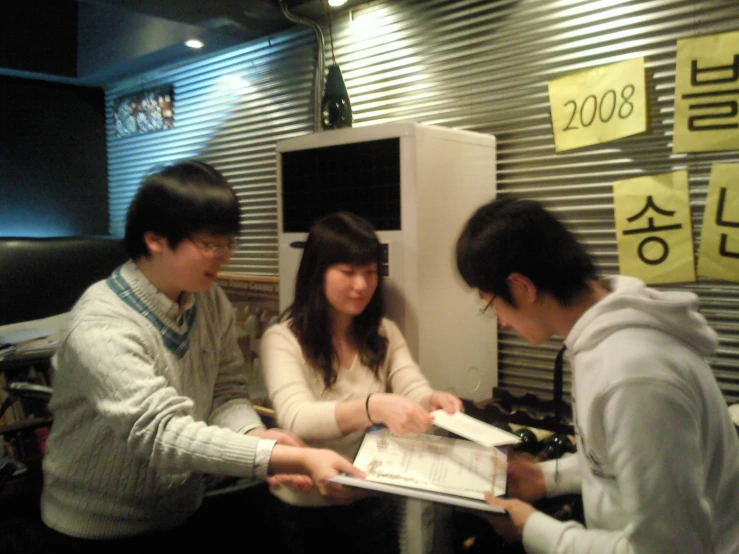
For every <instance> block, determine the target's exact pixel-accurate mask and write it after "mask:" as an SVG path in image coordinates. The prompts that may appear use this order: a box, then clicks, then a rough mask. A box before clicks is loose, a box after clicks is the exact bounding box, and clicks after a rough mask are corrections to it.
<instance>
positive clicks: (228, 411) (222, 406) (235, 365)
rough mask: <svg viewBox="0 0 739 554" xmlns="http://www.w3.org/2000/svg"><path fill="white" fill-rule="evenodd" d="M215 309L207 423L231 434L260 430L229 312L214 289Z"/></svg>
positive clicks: (224, 298) (225, 298)
mask: <svg viewBox="0 0 739 554" xmlns="http://www.w3.org/2000/svg"><path fill="white" fill-rule="evenodd" d="M214 294H215V298H216V302H217V309H216V310H215V311H214V313H215V314H216V315H217V318H218V320H217V321H216V322H214V323H215V325H216V327H217V329H218V330H219V334H220V359H219V360H218V375H217V377H216V382H215V386H214V389H213V408H212V410H211V414H210V423H211V424H213V425H218V426H220V427H226V428H227V429H231V430H232V431H237V432H242V433H246V432H248V431H250V430H252V429H255V428H258V427H264V424H263V423H262V420H261V419H260V418H259V415H257V413H256V412H255V411H254V408H253V407H252V404H251V401H250V400H249V385H248V382H247V378H246V363H245V362H244V356H243V354H242V353H241V349H240V348H239V345H238V342H237V340H236V325H235V320H234V314H233V309H232V308H231V303H230V302H229V301H228V298H227V297H226V295H225V293H224V292H223V291H222V290H221V289H220V288H219V287H217V286H216V287H214Z"/></svg>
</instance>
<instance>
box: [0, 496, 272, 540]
mask: <svg viewBox="0 0 739 554" xmlns="http://www.w3.org/2000/svg"><path fill="white" fill-rule="evenodd" d="M271 496H272V495H271V494H269V491H268V488H267V484H266V483H260V484H258V485H255V486H252V487H250V488H248V489H245V490H243V491H238V492H235V493H230V494H224V495H221V496H213V497H206V498H205V499H204V501H203V504H202V505H201V506H200V508H199V509H198V511H197V512H195V513H194V514H193V515H192V516H190V517H189V518H188V519H187V520H186V521H185V522H184V523H183V524H182V525H179V526H178V527H176V528H174V529H169V530H166V531H160V532H154V533H147V534H144V535H140V536H137V537H133V538H128V539H111V540H91V539H79V538H76V537H71V536H69V535H65V534H63V533H59V532H57V531H54V530H53V529H50V528H48V527H46V526H45V525H44V524H43V523H42V522H40V521H38V520H35V519H33V520H31V519H27V518H23V519H21V518H18V519H16V520H10V521H5V522H0V553H2V554H67V553H69V554H101V553H103V554H144V553H145V552H150V551H151V552H182V553H186V552H192V551H195V550H196V549H199V545H203V544H205V545H207V546H208V548H209V549H210V548H212V549H213V551H224V552H225V551H227V549H226V547H227V546H230V545H231V544H233V543H234V542H236V543H237V544H239V543H241V544H244V545H247V544H249V543H252V542H254V541H255V540H259V541H260V542H261V543H262V544H264V543H267V544H268V543H269V541H270V539H271V538H270V537H269V536H266V535H264V534H263V533H264V531H265V527H264V516H265V502H266V500H267V497H271ZM255 536H256V537H258V539H255Z"/></svg>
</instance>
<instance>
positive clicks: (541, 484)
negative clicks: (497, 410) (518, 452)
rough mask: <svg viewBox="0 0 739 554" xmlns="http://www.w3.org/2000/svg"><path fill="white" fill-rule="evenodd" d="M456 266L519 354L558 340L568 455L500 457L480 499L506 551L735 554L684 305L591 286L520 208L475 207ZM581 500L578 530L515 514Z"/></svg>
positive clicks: (628, 280) (721, 469) (731, 456)
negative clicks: (571, 450)
mask: <svg viewBox="0 0 739 554" xmlns="http://www.w3.org/2000/svg"><path fill="white" fill-rule="evenodd" d="M457 267H458V269H459V272H460V274H461V275H462V277H463V279H464V280H465V282H466V283H467V284H468V285H469V286H471V287H474V288H476V289H478V291H479V294H480V297H481V299H482V300H483V301H484V302H486V307H485V309H484V312H485V313H486V314H491V315H494V314H497V320H498V325H499V326H500V327H502V328H511V329H513V330H514V331H515V332H516V333H518V334H519V335H521V336H522V337H524V338H526V339H527V340H528V341H529V342H531V343H532V344H541V343H543V342H545V341H547V340H549V339H550V338H551V337H552V336H554V335H557V336H560V337H564V343H565V346H566V351H565V353H566V356H567V358H568V360H569V363H570V366H571V369H572V379H573V384H572V398H573V408H574V409H573V412H574V414H575V422H574V423H575V429H576V435H577V449H578V451H577V453H576V454H575V455H573V456H570V457H567V458H563V459H562V460H558V461H549V462H543V463H540V464H533V463H530V462H526V461H522V460H520V459H518V460H517V459H516V458H513V459H512V460H511V461H510V464H509V488H508V490H509V493H510V495H511V496H512V497H515V498H513V499H500V498H492V497H489V498H488V502H490V503H491V504H494V505H497V506H499V507H502V508H504V509H505V510H506V511H507V512H508V515H507V516H490V517H489V518H488V519H489V520H490V522H491V524H492V525H493V527H494V528H495V529H496V531H498V532H499V533H500V534H501V535H503V537H505V538H506V539H507V540H510V541H515V540H523V546H524V548H525V550H526V551H527V552H528V553H530V554H553V553H557V554H565V553H567V554H569V553H573V554H574V553H598V554H608V553H632V552H633V553H649V554H652V553H675V552H690V553H696V554H697V553H709V552H710V553H714V554H729V553H732V554H736V553H737V552H739V510H738V509H737V502H738V501H739V440H738V439H737V434H736V431H735V429H734V425H733V423H732V421H731V419H730V417H729V411H728V409H727V405H726V401H725V400H724V398H723V396H722V394H721V391H720V389H719V387H718V385H717V383H716V380H715V378H714V376H713V373H712V371H711V368H710V367H709V365H708V363H707V362H706V359H705V356H708V355H710V354H711V353H713V352H714V351H715V349H716V346H717V342H718V339H717V335H716V333H715V332H714V331H713V330H712V329H711V328H710V327H709V326H708V325H707V323H706V320H705V319H704V318H703V316H702V315H700V313H699V312H698V310H697V309H698V298H697V297H696V296H695V295H694V294H692V293H687V292H678V291H668V292H661V291H658V290H655V289H652V288H649V287H647V286H645V284H644V283H643V282H641V281H639V280H638V279H635V278H632V277H611V278H607V279H603V280H599V279H598V277H597V274H596V270H595V267H594V265H593V263H592V261H591V259H590V257H589V256H588V254H587V253H586V252H585V250H584V248H583V247H582V246H581V245H580V244H579V243H578V242H577V240H576V239H575V238H574V236H573V235H572V234H571V233H570V232H569V231H568V230H567V229H566V228H565V227H564V225H562V223H560V222H559V221H558V220H557V219H556V218H555V217H554V216H553V215H552V214H550V213H549V212H547V211H546V210H545V209H544V208H543V207H542V206H541V205H540V204H538V203H537V202H534V201H531V200H523V199H515V198H512V197H508V196H506V197H504V198H500V199H497V200H494V201H492V202H490V203H489V204H486V205H484V206H482V207H481V208H479V209H478V210H477V211H476V212H475V214H474V215H473V216H472V217H471V218H470V219H469V221H468V222H467V223H466V225H465V227H464V229H463V231H462V233H461V235H460V237H459V239H458V242H457ZM567 493H581V494H582V497H583V505H584V512H585V520H586V524H587V527H583V526H581V525H580V524H578V523H576V522H572V521H569V522H560V521H557V520H555V519H553V518H551V517H549V516H548V515H545V514H544V513H542V512H539V511H537V510H535V509H534V508H533V507H532V506H531V505H530V504H528V503H527V502H531V501H534V500H537V499H539V498H542V497H544V496H556V495H559V494H567Z"/></svg>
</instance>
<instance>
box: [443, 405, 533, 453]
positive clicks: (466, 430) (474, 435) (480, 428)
mask: <svg viewBox="0 0 739 554" xmlns="http://www.w3.org/2000/svg"><path fill="white" fill-rule="evenodd" d="M431 415H432V416H434V425H436V426H437V427H441V428H442V429H446V430H447V431H451V432H452V433H455V434H457V435H459V436H461V437H464V438H466V439H469V440H471V441H475V442H476V443H478V444H481V445H483V446H487V447H493V446H503V445H507V444H515V443H517V442H519V441H520V440H521V439H520V437H518V435H514V434H513V433H509V432H507V431H503V430H502V429H498V428H497V427H495V426H494V425H488V424H487V423H484V422H482V421H480V420H479V419H475V418H474V417H470V416H468V415H467V414H465V413H463V412H454V413H453V414H448V413H446V412H445V411H444V410H436V411H434V412H431Z"/></svg>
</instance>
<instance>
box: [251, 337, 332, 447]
mask: <svg viewBox="0 0 739 554" xmlns="http://www.w3.org/2000/svg"><path fill="white" fill-rule="evenodd" d="M260 357H261V360H262V371H263V372H264V382H265V384H266V385H267V390H268V392H269V398H270V400H271V402H272V406H273V407H274V409H275V413H276V414H277V424H278V425H279V426H280V427H282V428H284V429H288V430H290V431H292V432H293V433H295V434H296V435H298V436H299V437H300V438H301V439H303V440H305V441H309V442H310V441H314V440H328V439H335V438H339V437H341V436H343V434H342V433H341V431H340V430H339V427H338V425H337V423H336V413H335V412H336V404H337V402H335V401H326V400H318V399H316V396H315V394H314V393H313V391H312V390H311V388H310V386H309V384H308V382H307V381H306V375H305V372H304V364H305V362H304V360H303V352H302V349H301V348H300V344H299V343H298V340H297V338H296V337H295V335H294V334H293V333H292V331H290V329H288V327H287V325H284V324H280V325H272V326H271V327H270V328H269V329H267V331H266V332H265V333H264V336H263V337H262V344H261V352H260Z"/></svg>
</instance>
